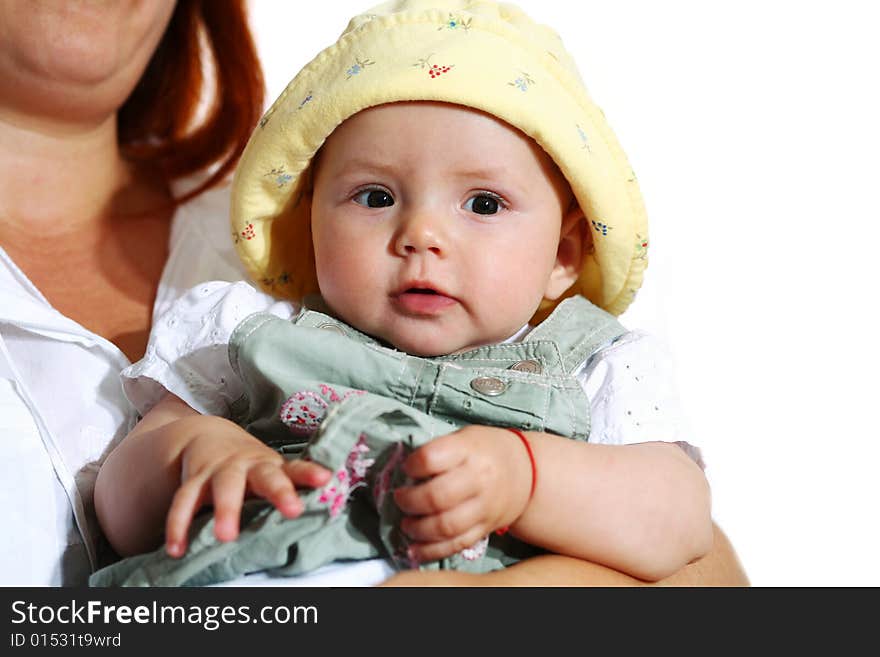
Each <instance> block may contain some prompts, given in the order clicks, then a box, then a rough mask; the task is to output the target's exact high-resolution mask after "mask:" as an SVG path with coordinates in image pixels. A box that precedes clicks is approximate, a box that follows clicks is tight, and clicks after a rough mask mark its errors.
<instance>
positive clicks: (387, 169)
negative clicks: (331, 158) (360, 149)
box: [336, 158, 398, 175]
mask: <svg viewBox="0 0 880 657" xmlns="http://www.w3.org/2000/svg"><path fill="white" fill-rule="evenodd" d="M397 171H398V167H397V166H396V165H395V164H394V163H393V162H384V161H382V160H372V159H367V158H352V159H350V160H346V161H345V162H344V163H343V164H342V165H341V166H340V167H339V170H338V171H337V172H336V173H337V175H344V174H347V173H352V172H357V173H362V172H368V173H378V174H384V175H392V174H395V173H397Z"/></svg>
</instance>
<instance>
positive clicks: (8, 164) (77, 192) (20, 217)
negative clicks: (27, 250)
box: [0, 115, 131, 243]
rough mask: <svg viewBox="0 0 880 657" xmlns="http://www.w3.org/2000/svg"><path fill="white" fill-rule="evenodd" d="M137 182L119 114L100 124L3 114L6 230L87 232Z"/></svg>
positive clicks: (1, 191)
mask: <svg viewBox="0 0 880 657" xmlns="http://www.w3.org/2000/svg"><path fill="white" fill-rule="evenodd" d="M130 183H131V173H130V170H129V167H128V166H127V164H126V163H125V161H124V160H123V159H122V158H121V156H120V154H119V149H118V146H117V140H116V118H115V116H108V117H107V118H106V119H105V120H104V121H102V122H101V123H99V124H92V125H83V124H70V123H63V122H60V121H55V122H50V121H48V120H43V119H31V120H29V121H17V120H16V117H8V116H3V115H0V234H2V235H3V237H4V238H5V239H4V240H3V242H4V243H6V242H7V240H8V239H14V238H13V237H12V236H13V235H14V234H16V233H18V234H22V233H25V232H26V233H27V234H30V235H34V234H39V235H42V236H45V237H49V236H54V237H56V238H57V237H63V236H64V235H65V234H81V233H82V232H84V231H87V230H88V229H89V227H93V226H95V225H96V224H98V223H101V222H102V221H103V220H104V219H105V218H106V217H107V216H108V215H109V214H111V213H112V211H113V206H114V195H115V194H116V192H117V191H119V190H120V189H122V188H124V187H126V186H127V185H128V184H130Z"/></svg>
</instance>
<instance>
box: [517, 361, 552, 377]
mask: <svg viewBox="0 0 880 657" xmlns="http://www.w3.org/2000/svg"><path fill="white" fill-rule="evenodd" d="M510 369H512V370H516V371H517V372H528V373H529V374H540V373H541V372H543V371H544V368H543V367H541V363H539V362H538V361H536V360H521V361H520V362H518V363H516V364H515V365H511V366H510Z"/></svg>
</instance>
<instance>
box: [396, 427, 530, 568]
mask: <svg viewBox="0 0 880 657" xmlns="http://www.w3.org/2000/svg"><path fill="white" fill-rule="evenodd" d="M403 470H404V472H405V473H406V474H407V475H408V476H409V477H411V478H413V479H415V480H426V481H422V482H420V483H417V484H415V485H413V486H402V487H400V488H398V489H397V490H396V491H395V492H394V499H395V501H396V502H397V505H398V506H399V507H400V509H401V510H402V511H403V512H404V513H406V514H408V515H409V516H410V517H408V518H405V519H404V520H403V521H402V522H401V530H402V531H403V532H404V533H405V534H406V535H407V536H409V537H410V538H411V539H413V541H414V543H413V544H412V545H411V547H410V554H409V556H410V557H411V558H412V559H415V560H416V561H421V562H426V561H435V560H437V559H443V558H445V557H448V556H451V555H453V554H455V553H456V552H460V551H461V550H463V549H465V548H468V547H471V546H472V545H474V544H475V543H476V542H477V541H479V540H480V539H482V538H483V537H485V536H486V535H488V534H489V533H491V532H492V531H494V530H496V529H499V528H501V527H506V526H509V525H511V524H513V522H514V521H515V520H516V519H517V518H519V516H520V515H521V514H522V513H523V511H524V510H525V508H526V506H527V504H528V501H529V491H530V488H531V480H532V470H531V462H530V459H529V456H528V452H527V451H526V449H525V447H524V446H523V445H522V443H521V442H520V440H519V438H518V437H517V436H516V435H514V434H513V433H512V432H510V431H507V430H506V429H499V428H497V427H485V426H478V425H472V426H468V427H465V428H463V429H460V430H459V431H456V432H454V433H451V434H448V435H446V436H442V437H440V438H437V439H435V440H432V441H431V442H430V443H428V444H427V445H423V446H422V447H420V448H418V449H417V450H415V451H414V452H413V453H412V454H410V456H409V457H408V458H407V459H406V461H405V462H404V464H403Z"/></svg>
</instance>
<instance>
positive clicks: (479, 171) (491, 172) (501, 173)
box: [455, 167, 510, 180]
mask: <svg viewBox="0 0 880 657" xmlns="http://www.w3.org/2000/svg"><path fill="white" fill-rule="evenodd" d="M455 175H456V176H457V177H458V178H478V179H486V180H500V179H504V178H507V177H508V176H509V175H510V170H509V169H506V168H504V167H497V168H496V167H476V168H473V169H461V170H459V171H456V172H455Z"/></svg>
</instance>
